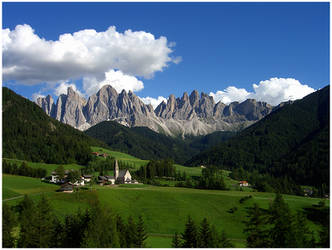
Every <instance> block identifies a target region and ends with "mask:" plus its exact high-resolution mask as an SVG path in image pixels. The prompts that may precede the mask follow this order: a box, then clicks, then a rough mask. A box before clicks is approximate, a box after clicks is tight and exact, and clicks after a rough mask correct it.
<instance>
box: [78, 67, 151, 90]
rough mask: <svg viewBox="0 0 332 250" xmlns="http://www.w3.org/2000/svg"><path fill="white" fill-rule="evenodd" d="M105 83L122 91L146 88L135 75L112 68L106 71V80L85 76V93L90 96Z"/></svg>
mask: <svg viewBox="0 0 332 250" xmlns="http://www.w3.org/2000/svg"><path fill="white" fill-rule="evenodd" d="M104 85H111V86H112V87H113V88H115V90H116V91H117V92H118V93H120V92H121V91H122V90H123V89H124V90H126V91H127V92H128V91H129V90H131V91H133V92H134V91H140V90H142V89H143V88H144V85H143V82H142V81H140V80H138V79H137V78H136V77H134V76H130V75H126V74H123V73H122V72H121V71H120V70H118V71H115V70H110V71H108V72H106V73H105V80H102V81H98V80H97V78H95V77H84V78H83V89H84V91H85V93H86V94H87V95H88V96H90V95H92V94H94V93H96V92H97V91H98V90H99V89H101V88H102V87H103V86H104Z"/></svg>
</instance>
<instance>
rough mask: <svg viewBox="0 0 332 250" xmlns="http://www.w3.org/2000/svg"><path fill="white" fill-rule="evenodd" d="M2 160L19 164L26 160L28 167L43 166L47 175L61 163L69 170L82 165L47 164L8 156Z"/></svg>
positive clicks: (76, 168) (79, 167)
mask: <svg viewBox="0 0 332 250" xmlns="http://www.w3.org/2000/svg"><path fill="white" fill-rule="evenodd" d="M3 160H6V161H8V162H10V163H16V164H17V165H21V164H22V163H23V162H26V163H27V165H28V166H29V167H32V168H44V169H46V170H47V175H51V173H52V171H54V170H55V169H56V168H57V167H58V166H60V165H62V166H63V168H64V169H67V170H70V169H74V170H79V169H81V168H82V166H80V165H78V164H47V163H41V162H29V161H22V160H17V159H9V158H3Z"/></svg>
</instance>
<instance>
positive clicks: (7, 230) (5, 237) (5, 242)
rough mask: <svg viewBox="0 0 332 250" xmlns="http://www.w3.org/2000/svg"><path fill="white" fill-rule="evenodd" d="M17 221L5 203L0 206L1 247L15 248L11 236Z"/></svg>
mask: <svg viewBox="0 0 332 250" xmlns="http://www.w3.org/2000/svg"><path fill="white" fill-rule="evenodd" d="M16 224H17V220H16V216H15V213H14V212H13V211H12V209H11V208H10V206H9V205H7V203H3V205H2V247H3V248H12V247H15V239H14V237H13V235H12V231H13V228H14V227H15V226H16Z"/></svg>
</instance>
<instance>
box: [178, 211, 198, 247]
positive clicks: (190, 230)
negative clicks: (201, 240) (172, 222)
mask: <svg viewBox="0 0 332 250" xmlns="http://www.w3.org/2000/svg"><path fill="white" fill-rule="evenodd" d="M181 238H182V240H183V245H182V247H185V248H193V247H195V248H196V247H198V234H197V228H196V225H195V222H194V221H193V220H192V218H191V217H190V216H188V219H187V223H186V225H185V230H184V233H182V234H181Z"/></svg>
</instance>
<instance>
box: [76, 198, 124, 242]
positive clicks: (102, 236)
mask: <svg viewBox="0 0 332 250" xmlns="http://www.w3.org/2000/svg"><path fill="white" fill-rule="evenodd" d="M90 218H91V219H90V221H89V222H88V226H87V228H86V229H85V232H84V237H83V240H82V244H81V247H88V248H114V247H119V238H118V233H117V230H116V218H115V215H114V214H113V212H112V211H110V210H109V209H106V208H104V207H102V206H101V205H100V204H99V202H98V201H97V202H96V203H94V204H93V205H92V208H91V209H90Z"/></svg>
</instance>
